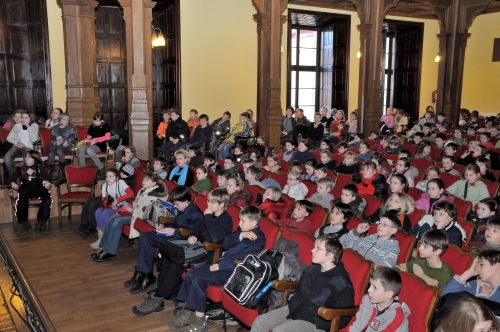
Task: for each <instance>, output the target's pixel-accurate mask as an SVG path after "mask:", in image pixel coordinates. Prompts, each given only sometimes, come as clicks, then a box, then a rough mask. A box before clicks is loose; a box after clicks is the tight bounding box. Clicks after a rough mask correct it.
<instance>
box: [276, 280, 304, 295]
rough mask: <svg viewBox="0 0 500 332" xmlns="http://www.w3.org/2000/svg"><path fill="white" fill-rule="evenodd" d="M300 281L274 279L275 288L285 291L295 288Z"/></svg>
mask: <svg viewBox="0 0 500 332" xmlns="http://www.w3.org/2000/svg"><path fill="white" fill-rule="evenodd" d="M298 285H299V283H298V282H297V281H281V280H274V281H273V288H274V289H275V290H277V291H278V292H284V291H286V290H287V289H290V290H292V289H295V287H297V286H298Z"/></svg>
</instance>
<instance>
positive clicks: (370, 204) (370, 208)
mask: <svg viewBox="0 0 500 332" xmlns="http://www.w3.org/2000/svg"><path fill="white" fill-rule="evenodd" d="M359 196H360V197H362V198H364V199H365V200H366V203H367V204H366V209H365V216H367V217H369V216H371V215H373V214H374V213H375V212H376V211H377V210H378V209H380V207H381V206H382V204H384V203H383V202H382V200H381V199H380V198H377V197H375V196H373V195H367V194H361V195H359Z"/></svg>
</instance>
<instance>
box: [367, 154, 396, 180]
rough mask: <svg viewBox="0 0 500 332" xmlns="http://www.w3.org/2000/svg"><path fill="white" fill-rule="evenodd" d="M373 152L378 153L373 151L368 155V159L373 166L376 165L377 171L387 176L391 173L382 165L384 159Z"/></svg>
mask: <svg viewBox="0 0 500 332" xmlns="http://www.w3.org/2000/svg"><path fill="white" fill-rule="evenodd" d="M375 153H377V154H379V153H378V152H374V153H373V154H372V155H371V157H370V161H371V162H373V163H374V164H375V166H377V173H378V174H381V175H383V176H384V178H387V177H388V176H389V175H391V171H389V169H388V168H387V167H385V166H384V165H383V164H384V160H385V159H383V158H382V157H380V156H376V155H374V154H375Z"/></svg>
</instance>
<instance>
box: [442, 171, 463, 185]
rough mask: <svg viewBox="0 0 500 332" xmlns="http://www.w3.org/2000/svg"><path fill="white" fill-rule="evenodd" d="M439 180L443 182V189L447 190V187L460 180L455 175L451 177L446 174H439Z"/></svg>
mask: <svg viewBox="0 0 500 332" xmlns="http://www.w3.org/2000/svg"><path fill="white" fill-rule="evenodd" d="M439 178H440V179H441V180H443V183H444V187H445V188H448V187H449V186H451V185H452V184H454V183H455V182H457V181H458V180H460V177H458V176H457V175H452V174H450V173H446V172H441V174H440V175H439Z"/></svg>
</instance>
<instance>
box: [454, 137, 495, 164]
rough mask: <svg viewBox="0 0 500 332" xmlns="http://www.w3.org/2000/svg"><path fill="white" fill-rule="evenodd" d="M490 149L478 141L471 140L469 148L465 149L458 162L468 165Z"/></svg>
mask: <svg viewBox="0 0 500 332" xmlns="http://www.w3.org/2000/svg"><path fill="white" fill-rule="evenodd" d="M487 153H488V149H486V148H485V147H484V146H482V145H481V144H480V143H479V142H478V141H472V142H469V148H468V149H467V151H464V153H463V154H462V156H461V157H460V160H459V161H458V164H461V165H468V164H473V163H475V162H476V159H477V158H479V157H481V156H486V154H487Z"/></svg>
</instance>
